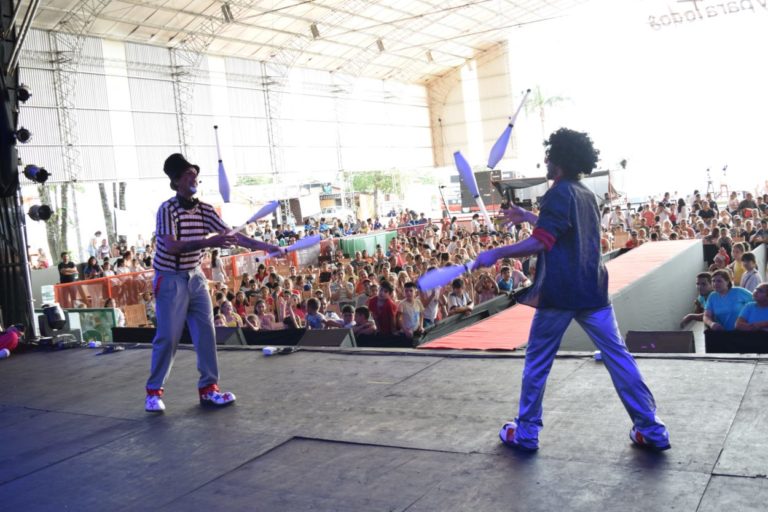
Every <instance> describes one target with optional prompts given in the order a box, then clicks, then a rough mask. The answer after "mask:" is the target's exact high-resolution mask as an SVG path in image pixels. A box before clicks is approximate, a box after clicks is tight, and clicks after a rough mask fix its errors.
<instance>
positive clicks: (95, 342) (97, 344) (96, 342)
mask: <svg viewBox="0 0 768 512" xmlns="http://www.w3.org/2000/svg"><path fill="white" fill-rule="evenodd" d="M88 348H101V342H100V341H99V340H93V341H89V342H88Z"/></svg>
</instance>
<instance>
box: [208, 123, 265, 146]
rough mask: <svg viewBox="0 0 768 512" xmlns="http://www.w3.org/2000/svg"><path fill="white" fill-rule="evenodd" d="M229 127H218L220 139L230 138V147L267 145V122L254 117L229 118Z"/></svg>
mask: <svg viewBox="0 0 768 512" xmlns="http://www.w3.org/2000/svg"><path fill="white" fill-rule="evenodd" d="M229 121H230V125H229V126H227V125H223V124H222V125H220V126H219V129H220V130H221V132H222V133H221V136H222V137H228V138H231V141H232V145H233V146H235V147H242V146H263V147H267V146H268V145H269V139H268V137H267V121H266V119H259V118H255V117H230V119H229Z"/></svg>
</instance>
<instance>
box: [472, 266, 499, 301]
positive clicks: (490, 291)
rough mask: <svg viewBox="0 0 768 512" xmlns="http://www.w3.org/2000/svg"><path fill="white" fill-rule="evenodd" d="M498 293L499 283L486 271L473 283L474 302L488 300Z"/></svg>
mask: <svg viewBox="0 0 768 512" xmlns="http://www.w3.org/2000/svg"><path fill="white" fill-rule="evenodd" d="M497 295H499V285H498V284H496V281H494V280H493V278H492V277H491V276H490V275H488V274H487V273H486V272H483V273H482V274H480V277H478V279H477V284H476V285H475V304H481V303H483V302H486V301H489V300H491V299H493V298H494V297H496V296H497Z"/></svg>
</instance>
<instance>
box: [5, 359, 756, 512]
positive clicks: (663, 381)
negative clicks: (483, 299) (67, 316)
mask: <svg viewBox="0 0 768 512" xmlns="http://www.w3.org/2000/svg"><path fill="white" fill-rule="evenodd" d="M149 355H150V352H149V351H148V350H145V349H135V350H127V351H125V352H122V353H116V354H110V355H103V356H97V355H96V351H93V350H88V349H76V350H66V351H60V352H49V353H43V352H33V353H27V354H18V355H14V356H13V357H11V358H10V359H8V360H3V361H0V386H2V390H3V394H2V398H0V409H1V411H2V414H0V510H13V511H24V512H30V511H54V510H74V511H88V510H95V511H115V510H141V511H146V510H178V511H185V512H186V511H190V510H206V511H208V510H211V511H218V510H221V511H239V510H244V511H271V512H275V511H292V512H293V511H354V512H361V511H405V510H407V511H410V512H416V511H441V512H442V511H472V512H484V511H502V510H503V511H507V510H520V511H523V510H525V511H530V510H541V511H561V510H562V511H595V510H600V511H613V510H616V511H619V510H620V511H624V512H626V511H635V510H636V511H647V510H660V511H662V510H675V511H721V510H731V511H740V512H741V511H745V510H766V502H768V479H766V475H768V437H767V436H766V435H765V429H766V416H768V408H766V406H765V396H766V395H768V364H766V363H765V362H762V361H760V360H756V359H748V358H745V359H742V360H739V359H729V360H716V359H713V358H708V359H705V358H703V357H701V356H693V355H691V356H684V357H679V358H676V357H662V356H657V357H646V358H643V359H640V360H639V362H640V367H641V369H642V370H643V372H644V373H645V376H646V378H647V380H648V382H649V384H650V386H651V388H652V389H653V391H654V392H655V393H656V396H657V400H658V403H659V414H660V415H661V417H662V418H663V419H664V420H665V421H666V422H667V424H668V426H669V428H670V431H671V436H672V437H671V440H672V450H670V451H668V452H665V453H661V454H654V453H648V452H645V451H643V450H640V449H637V448H634V447H633V446H632V445H631V443H630V441H629V439H628V431H629V428H630V423H629V420H628V418H627V416H626V414H625V412H624V410H623V408H622V407H621V405H620V403H619V400H618V398H617V397H616V395H615V393H614V392H613V389H612V388H611V384H610V380H609V378H608V375H607V373H606V371H605V369H604V368H603V367H602V364H601V363H598V362H595V361H593V360H592V359H591V358H588V357H582V356H570V355H569V356H567V357H561V358H558V360H557V361H556V362H555V366H554V369H553V372H552V376H551V379H550V382H549V386H548V388H547V393H546V398H545V408H546V409H545V429H544V431H543V433H542V436H541V450H540V451H539V452H538V453H537V454H534V455H525V454H519V453H517V452H515V451H512V450H510V449H508V448H505V447H504V446H502V445H500V443H499V440H498V437H497V432H498V428H499V427H500V425H501V423H502V421H503V420H505V419H508V418H510V417H512V416H513V413H514V410H515V404H516V402H517V393H518V390H519V385H520V374H521V370H522V368H523V364H522V363H523V361H522V359H521V358H520V356H518V355H501V356H494V355H481V356H478V355H476V354H461V353H456V352H451V353H447V352H432V353H425V352H423V351H418V353H415V352H408V353H389V354H385V353H381V352H378V353H371V352H363V353H361V352H358V353H353V354H351V353H342V352H329V351H326V352H320V351H312V352H309V351H303V352H298V353H295V354H292V355H285V356H273V357H270V358H265V357H263V356H262V355H261V354H260V352H257V351H255V350H250V351H249V350H238V351H229V350H227V351H223V350H222V351H220V361H221V368H222V372H223V375H222V384H223V387H226V388H227V389H232V390H233V391H235V392H236V393H237V395H238V402H237V405H235V406H234V407H230V408H228V409H224V410H220V411H207V410H202V409H201V408H200V407H199V406H198V405H197V396H196V376H197V371H196V370H195V358H194V353H193V352H191V351H189V350H184V351H180V353H179V356H178V358H177V362H176V366H175V368H174V370H173V374H172V376H171V379H170V382H169V383H168V387H167V389H166V405H167V407H168V411H167V412H166V414H164V415H150V414H147V413H145V412H144V410H143V398H144V396H143V384H144V379H145V378H146V373H147V369H148V361H149ZM697 357H698V359H697Z"/></svg>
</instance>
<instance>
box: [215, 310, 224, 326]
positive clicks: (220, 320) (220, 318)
mask: <svg viewBox="0 0 768 512" xmlns="http://www.w3.org/2000/svg"><path fill="white" fill-rule="evenodd" d="M213 326H214V327H226V326H227V320H226V319H225V318H224V315H222V314H221V313H216V314H215V315H213Z"/></svg>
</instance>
